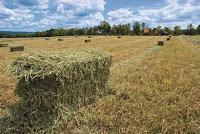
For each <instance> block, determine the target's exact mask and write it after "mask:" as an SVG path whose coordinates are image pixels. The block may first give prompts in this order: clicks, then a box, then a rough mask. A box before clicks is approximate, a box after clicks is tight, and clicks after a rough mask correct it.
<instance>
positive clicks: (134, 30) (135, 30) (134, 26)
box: [133, 22, 141, 35]
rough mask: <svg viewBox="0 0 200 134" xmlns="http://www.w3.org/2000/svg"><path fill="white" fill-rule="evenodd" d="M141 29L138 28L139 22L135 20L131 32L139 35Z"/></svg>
mask: <svg viewBox="0 0 200 134" xmlns="http://www.w3.org/2000/svg"><path fill="white" fill-rule="evenodd" d="M140 32H141V29H140V23H139V22H135V23H134V25H133V34H135V35H140Z"/></svg>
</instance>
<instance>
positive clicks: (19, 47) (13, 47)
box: [10, 46, 24, 52]
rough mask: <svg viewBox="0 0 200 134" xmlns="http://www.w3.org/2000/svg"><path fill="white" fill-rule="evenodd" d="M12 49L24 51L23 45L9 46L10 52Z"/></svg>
mask: <svg viewBox="0 0 200 134" xmlns="http://www.w3.org/2000/svg"><path fill="white" fill-rule="evenodd" d="M13 51H24V46H10V52H13Z"/></svg>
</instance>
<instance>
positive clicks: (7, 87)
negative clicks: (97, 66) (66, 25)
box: [0, 36, 166, 113]
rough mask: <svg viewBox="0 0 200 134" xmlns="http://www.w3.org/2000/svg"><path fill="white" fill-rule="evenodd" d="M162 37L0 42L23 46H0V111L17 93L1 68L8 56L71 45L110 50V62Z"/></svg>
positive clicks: (143, 48)
mask: <svg viewBox="0 0 200 134" xmlns="http://www.w3.org/2000/svg"><path fill="white" fill-rule="evenodd" d="M165 38H166V37H145V36H142V37H138V36H134V37H132V36H122V38H120V39H118V38H117V36H111V37H110V36H109V37H104V36H95V37H93V38H91V40H92V42H91V43H84V40H85V39H87V37H78V38H75V37H63V39H64V41H60V42H58V37H52V38H51V39H50V40H45V38H33V39H32V38H31V39H26V40H25V39H23V40H22V39H14V40H12V41H10V42H4V43H8V44H9V45H19V44H20V45H24V46H25V50H24V51H22V52H21V51H20V52H12V53H11V52H9V48H8V47H5V48H0V74H1V75H0V113H1V111H3V110H4V109H6V108H8V106H10V105H11V104H12V103H13V102H14V101H16V100H17V96H15V95H14V94H13V90H14V88H15V85H16V82H17V81H16V80H14V79H12V78H11V77H10V76H8V75H7V74H6V72H5V71H6V70H5V68H6V66H7V64H8V63H9V62H10V61H11V60H12V59H14V58H16V57H18V56H19V55H22V54H23V53H29V52H38V51H54V50H65V49H71V48H95V49H99V50H103V51H107V52H109V53H111V54H112V55H113V61H114V62H115V63H116V62H119V61H122V60H125V59H127V58H129V57H131V56H133V55H137V54H138V53H140V52H141V51H143V50H145V49H147V48H149V47H152V46H156V44H157V40H159V39H163V40H164V39H165Z"/></svg>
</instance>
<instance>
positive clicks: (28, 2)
mask: <svg viewBox="0 0 200 134" xmlns="http://www.w3.org/2000/svg"><path fill="white" fill-rule="evenodd" d="M48 3H49V0H14V4H15V5H17V6H18V7H20V8H35V9H48V8H49V4H48Z"/></svg>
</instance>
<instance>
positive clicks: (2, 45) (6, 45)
mask: <svg viewBox="0 0 200 134" xmlns="http://www.w3.org/2000/svg"><path fill="white" fill-rule="evenodd" d="M0 47H8V44H5V43H3V44H0Z"/></svg>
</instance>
